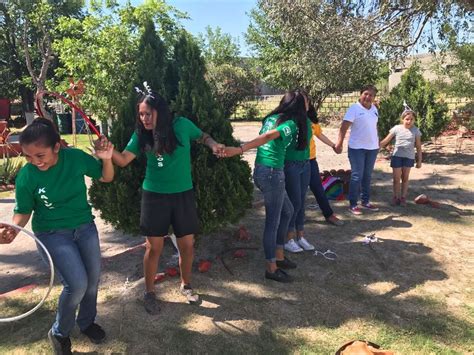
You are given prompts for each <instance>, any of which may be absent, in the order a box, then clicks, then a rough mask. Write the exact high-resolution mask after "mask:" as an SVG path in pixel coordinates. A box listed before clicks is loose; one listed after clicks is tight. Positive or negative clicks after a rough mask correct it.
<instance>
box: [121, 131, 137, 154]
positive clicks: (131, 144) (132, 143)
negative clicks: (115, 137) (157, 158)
mask: <svg viewBox="0 0 474 355" xmlns="http://www.w3.org/2000/svg"><path fill="white" fill-rule="evenodd" d="M125 150H127V151H129V152H130V153H133V154H135V156H139V155H140V145H139V144H138V135H137V132H133V134H132V137H131V138H130V140H129V141H128V143H127V146H126V147H125Z"/></svg>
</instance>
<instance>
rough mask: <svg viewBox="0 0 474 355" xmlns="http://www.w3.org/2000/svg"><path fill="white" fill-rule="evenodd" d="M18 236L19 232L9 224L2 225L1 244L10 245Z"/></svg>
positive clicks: (0, 224)
mask: <svg viewBox="0 0 474 355" xmlns="http://www.w3.org/2000/svg"><path fill="white" fill-rule="evenodd" d="M17 235H18V230H17V229H16V228H13V227H12V226H9V225H7V224H3V223H0V244H10V243H11V242H12V241H13V240H14V239H15V237H16V236H17Z"/></svg>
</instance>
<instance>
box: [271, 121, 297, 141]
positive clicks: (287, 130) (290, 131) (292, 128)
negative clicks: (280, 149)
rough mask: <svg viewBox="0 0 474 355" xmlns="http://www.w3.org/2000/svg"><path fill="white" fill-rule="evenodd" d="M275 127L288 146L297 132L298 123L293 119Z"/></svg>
mask: <svg viewBox="0 0 474 355" xmlns="http://www.w3.org/2000/svg"><path fill="white" fill-rule="evenodd" d="M275 129H276V130H277V131H278V132H280V138H281V140H282V141H283V143H284V144H285V146H286V145H288V144H290V143H291V139H292V137H293V135H294V133H295V132H296V125H295V123H294V122H293V120H288V121H286V122H284V123H282V124H281V125H279V126H277V127H276V128H275Z"/></svg>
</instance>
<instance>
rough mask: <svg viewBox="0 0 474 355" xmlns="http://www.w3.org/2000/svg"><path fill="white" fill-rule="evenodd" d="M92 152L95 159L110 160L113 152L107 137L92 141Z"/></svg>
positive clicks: (112, 146)
mask: <svg viewBox="0 0 474 355" xmlns="http://www.w3.org/2000/svg"><path fill="white" fill-rule="evenodd" d="M94 150H95V155H96V157H97V158H99V159H102V160H108V159H112V154H113V152H114V145H113V144H112V143H110V142H109V140H108V139H107V137H105V136H101V137H100V138H99V139H97V140H95V141H94Z"/></svg>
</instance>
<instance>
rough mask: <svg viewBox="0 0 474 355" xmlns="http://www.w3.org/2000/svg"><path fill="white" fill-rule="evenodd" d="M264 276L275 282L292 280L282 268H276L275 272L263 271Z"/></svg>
mask: <svg viewBox="0 0 474 355" xmlns="http://www.w3.org/2000/svg"><path fill="white" fill-rule="evenodd" d="M265 278H266V279H269V280H273V281H277V282H283V283H288V282H292V281H293V278H292V277H291V276H290V275H288V274H287V273H286V272H284V271H283V270H282V269H276V270H275V272H268V271H265Z"/></svg>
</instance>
